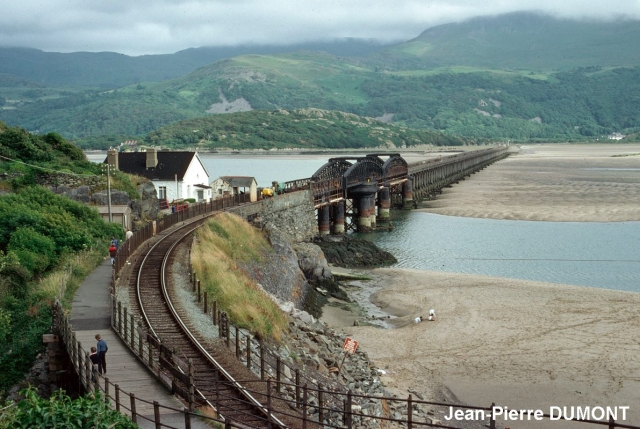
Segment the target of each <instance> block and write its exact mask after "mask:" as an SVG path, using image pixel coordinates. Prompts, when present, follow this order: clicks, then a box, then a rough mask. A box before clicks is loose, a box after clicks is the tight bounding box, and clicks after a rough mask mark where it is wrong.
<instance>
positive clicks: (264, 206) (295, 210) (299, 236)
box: [229, 190, 318, 242]
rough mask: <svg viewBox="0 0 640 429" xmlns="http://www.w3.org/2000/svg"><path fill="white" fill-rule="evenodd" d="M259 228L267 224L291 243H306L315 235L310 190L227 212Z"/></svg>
mask: <svg viewBox="0 0 640 429" xmlns="http://www.w3.org/2000/svg"><path fill="white" fill-rule="evenodd" d="M229 211H230V212H232V213H235V214H237V215H238V216H242V217H244V218H245V219H255V221H256V223H258V224H260V225H266V224H270V225H271V226H273V227H275V228H277V229H278V230H279V231H280V232H282V233H283V234H285V235H286V236H287V237H288V239H289V240H290V241H291V242H301V241H308V240H310V239H312V238H313V237H315V236H316V235H318V223H317V221H316V214H315V208H314V205H313V194H312V192H311V191H310V190H305V191H297V192H291V193H289V194H282V195H275V196H273V197H272V198H266V199H264V200H262V201H258V202H257V203H254V204H247V205H243V206H239V207H233V208H230V209H229Z"/></svg>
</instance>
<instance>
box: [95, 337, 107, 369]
mask: <svg viewBox="0 0 640 429" xmlns="http://www.w3.org/2000/svg"><path fill="white" fill-rule="evenodd" d="M96 340H98V344H97V346H96V347H97V349H96V350H97V351H98V374H100V375H102V374H106V373H107V350H109V347H107V342H106V341H105V340H103V339H102V337H101V336H100V334H96Z"/></svg>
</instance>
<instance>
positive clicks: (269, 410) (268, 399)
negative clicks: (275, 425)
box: [267, 378, 271, 429]
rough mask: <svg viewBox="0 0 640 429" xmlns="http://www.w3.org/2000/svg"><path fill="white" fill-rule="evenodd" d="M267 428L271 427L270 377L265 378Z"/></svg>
mask: <svg viewBox="0 0 640 429" xmlns="http://www.w3.org/2000/svg"><path fill="white" fill-rule="evenodd" d="M267 428H268V429H271V378H269V379H268V380H267Z"/></svg>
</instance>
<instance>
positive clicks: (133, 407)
mask: <svg viewBox="0 0 640 429" xmlns="http://www.w3.org/2000/svg"><path fill="white" fill-rule="evenodd" d="M129 402H130V403H131V407H130V408H131V421H132V422H134V423H136V424H137V423H138V415H137V413H136V395H135V393H129Z"/></svg>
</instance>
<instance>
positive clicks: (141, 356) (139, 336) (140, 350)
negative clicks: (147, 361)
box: [138, 332, 144, 362]
mask: <svg viewBox="0 0 640 429" xmlns="http://www.w3.org/2000/svg"><path fill="white" fill-rule="evenodd" d="M138 355H139V356H140V359H142V361H143V362H144V354H143V350H142V333H141V332H138Z"/></svg>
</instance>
